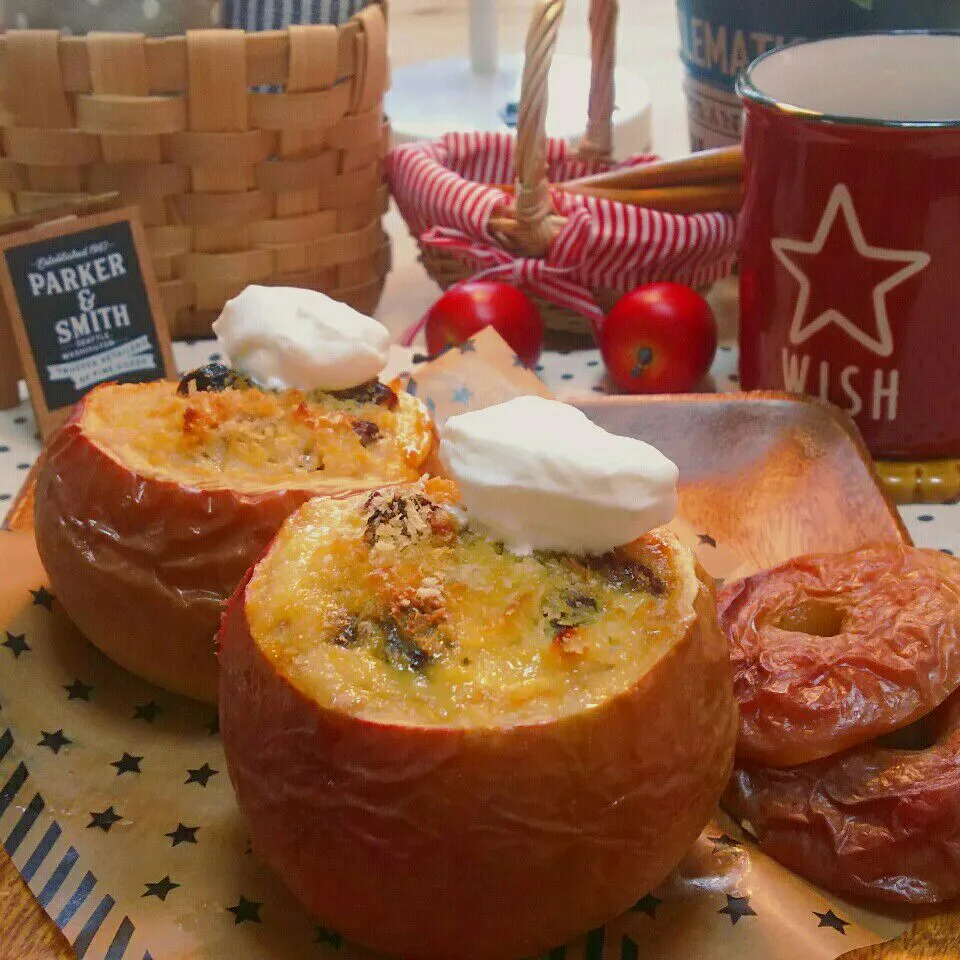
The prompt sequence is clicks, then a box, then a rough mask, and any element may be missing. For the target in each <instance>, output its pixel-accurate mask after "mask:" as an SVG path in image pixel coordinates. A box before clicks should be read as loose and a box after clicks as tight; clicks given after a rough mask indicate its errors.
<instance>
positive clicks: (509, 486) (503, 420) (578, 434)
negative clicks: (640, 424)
mask: <svg viewBox="0 0 960 960" xmlns="http://www.w3.org/2000/svg"><path fill="white" fill-rule="evenodd" d="M439 454H440V461H441V463H442V464H443V468H444V470H445V471H446V472H447V474H448V476H450V477H451V478H452V479H454V480H455V481H456V482H457V486H458V487H459V489H460V493H461V497H462V500H463V504H464V506H465V508H466V511H467V515H468V517H469V519H470V522H471V523H472V525H473V526H475V527H476V528H477V529H479V530H480V531H481V532H484V533H487V534H488V535H490V536H492V537H495V538H496V539H498V540H502V541H503V542H504V544H505V545H506V546H507V547H508V548H510V549H511V550H514V551H516V552H518V553H529V552H530V551H532V550H557V551H563V552H567V553H605V552H607V551H608V550H612V549H613V548H614V547H617V546H620V545H622V544H625V543H629V542H631V541H633V540H635V539H636V538H637V537H640V536H642V535H643V534H644V533H647V532H648V531H650V530H652V529H653V528H654V527H658V526H661V525H663V524H665V523H668V522H669V521H670V520H671V519H672V518H673V515H674V513H675V512H676V509H677V478H678V473H679V471H678V470H677V466H676V464H674V463H673V461H671V460H669V459H667V457H665V456H664V455H663V454H662V453H660V451H659V450H657V449H656V448H655V447H653V446H651V445H650V444H648V443H644V442H643V441H642V440H636V439H634V438H632V437H621V436H618V435H616V434H613V433H608V432H607V431H606V430H604V429H602V428H601V427H598V426H597V425H596V424H595V423H593V421H591V420H590V419H589V418H588V417H587V416H586V415H585V414H584V413H582V412H581V411H580V410H577V409H576V408H575V407H572V406H570V405H568V404H566V403H561V402H559V401H557V400H546V399H544V398H542V397H534V396H530V397H517V398H516V399H513V400H509V401H507V402H506V403H500V404H496V405H494V406H491V407H485V408H484V409H481V410H474V411H471V412H470V413H464V414H460V415H459V416H455V417H450V418H449V419H448V420H447V421H446V423H445V424H444V425H443V427H442V428H441V431H440V449H439Z"/></svg>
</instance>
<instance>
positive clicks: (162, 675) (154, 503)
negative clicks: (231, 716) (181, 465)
mask: <svg viewBox="0 0 960 960" xmlns="http://www.w3.org/2000/svg"><path fill="white" fill-rule="evenodd" d="M92 395H93V394H92V393H91V394H88V397H90V396H92ZM86 403H87V400H86V399H84V400H81V401H80V403H79V404H78V405H77V407H76V408H75V409H74V411H73V413H72V415H71V417H70V419H69V420H68V421H67V422H66V424H64V426H63V427H62V428H61V429H60V430H59V431H58V432H57V433H56V434H55V435H54V437H53V438H52V439H51V442H50V444H49V445H48V447H47V448H46V450H45V451H44V453H43V455H42V458H41V464H40V469H39V471H38V474H37V486H36V497H35V506H34V527H35V530H36V537H37V548H38V550H39V552H40V557H41V559H42V560H43V565H44V567H45V569H46V571H47V574H48V575H49V577H50V581H51V584H52V586H53V591H54V593H55V594H56V596H57V598H58V599H59V600H60V602H61V604H62V605H63V608H64V610H65V611H66V612H67V614H68V616H69V617H70V618H71V619H72V620H73V621H74V623H75V624H76V625H77V626H78V627H79V628H80V630H81V631H82V632H83V633H84V635H85V636H86V637H87V639H89V640H90V641H91V643H93V644H94V646H96V647H98V648H99V649H100V650H102V651H103V652H104V653H105V654H106V655H107V656H108V657H110V659H111V660H113V661H114V662H116V663H118V664H120V666H122V667H125V668H126V669H127V670H130V671H131V672H132V673H135V674H137V675H139V676H141V677H144V678H145V679H147V680H150V681H151V682H153V683H156V684H157V685H158V686H161V687H163V688H165V689H167V690H172V691H173V692H175V693H182V694H185V695H186V696H189V697H193V698H195V699H198V700H204V701H207V702H209V703H216V698H217V686H218V666H217V660H216V656H215V648H214V639H215V636H216V632H217V629H218V628H219V626H220V618H221V616H222V613H223V608H224V603H225V601H226V600H227V599H228V598H229V597H230V596H231V594H232V593H233V591H234V590H235V589H236V585H237V584H238V583H239V582H240V580H241V578H242V577H243V575H244V574H245V573H246V571H247V569H248V568H249V567H250V565H251V564H252V563H253V562H254V561H255V560H256V558H257V557H258V556H259V555H260V553H261V552H262V551H263V549H264V548H265V547H266V545H267V544H268V543H269V542H270V540H271V539H272V538H273V536H274V534H275V533H276V532H277V530H278V529H279V528H280V525H281V524H282V523H283V521H284V520H285V519H286V518H287V517H288V516H289V515H290V514H291V513H292V512H293V511H294V510H296V508H297V507H299V506H300V505H301V504H302V503H304V502H305V501H306V500H309V499H310V498H311V497H315V496H318V491H317V490H316V489H314V490H296V489H273V490H264V491H262V492H251V493H245V492H239V491H236V490H231V489H229V488H223V489H206V490H201V489H198V488H196V487H191V486H188V485H184V484H180V483H176V482H173V481H169V480H159V479H150V478H145V477H143V476H142V475H140V474H139V473H137V472H135V471H134V470H132V469H130V468H129V467H127V466H125V465H124V464H123V463H121V462H120V461H119V460H117V459H116V458H115V457H114V456H113V455H112V454H111V453H110V452H109V451H107V450H105V449H104V448H103V447H101V446H100V445H99V444H98V443H96V441H95V440H94V439H93V438H92V437H91V436H90V434H89V433H88V432H87V431H86V430H85V428H84V423H83V417H84V410H85V406H86ZM363 486H364V484H363V483H357V484H354V485H353V487H352V488H351V490H349V491H348V490H344V489H342V488H341V489H339V490H331V495H337V496H339V495H341V494H342V495H346V494H348V493H350V492H355V491H356V490H357V489H358V488H363Z"/></svg>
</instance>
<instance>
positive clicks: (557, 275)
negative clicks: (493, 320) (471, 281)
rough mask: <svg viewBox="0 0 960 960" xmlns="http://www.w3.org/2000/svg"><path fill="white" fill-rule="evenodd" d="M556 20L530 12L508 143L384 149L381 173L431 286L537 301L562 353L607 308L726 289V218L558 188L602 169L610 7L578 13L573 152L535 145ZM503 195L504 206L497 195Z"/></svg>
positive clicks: (608, 140) (540, 0) (730, 250)
mask: <svg viewBox="0 0 960 960" xmlns="http://www.w3.org/2000/svg"><path fill="white" fill-rule="evenodd" d="M563 8H564V0H537V3H536V7H535V10H534V15H533V21H532V23H531V26H530V29H529V32H528V34H527V41H526V60H525V63H524V70H523V78H522V84H521V94H520V104H519V113H518V120H517V135H516V137H513V136H512V135H510V134H507V133H503V134H500V133H450V134H447V135H446V136H443V137H441V138H440V139H439V140H435V141H431V142H427V143H413V144H404V145H402V146H399V147H396V148H394V149H393V150H391V151H390V153H388V154H387V158H386V164H385V166H386V174H387V180H388V182H389V184H390V189H391V191H392V193H393V196H394V198H395V199H396V202H397V206H398V207H399V209H400V212H401V214H402V215H403V217H404V219H405V221H406V223H407V226H408V228H409V229H410V231H411V233H412V234H413V236H414V239H415V240H416V241H417V243H418V244H419V247H420V253H421V261H422V263H423V265H424V267H425V268H426V269H427V271H428V272H429V273H430V275H431V276H432V277H433V279H434V280H436V282H437V283H438V284H439V285H440V286H441V287H443V288H444V289H446V288H448V287H450V286H452V285H453V284H455V283H458V282H460V281H462V280H465V279H467V278H471V277H472V278H483V279H499V280H507V281H508V282H511V283H515V284H517V285H518V286H521V287H524V288H525V289H526V290H527V292H529V293H531V294H532V295H533V296H534V298H535V299H536V300H537V301H538V306H539V307H540V310H541V313H542V315H543V319H544V325H545V327H546V329H547V331H548V333H550V334H551V336H550V343H551V345H553V346H560V347H562V346H564V345H566V344H569V345H571V346H573V345H577V344H579V343H582V342H583V341H585V340H588V339H589V338H590V335H591V332H592V331H594V332H595V331H596V329H597V326H598V324H599V323H600V322H601V321H602V317H603V314H604V312H605V310H607V309H609V307H610V306H611V305H612V303H613V302H614V301H615V300H616V299H617V297H618V296H619V295H620V294H622V293H626V292H628V291H629V290H632V289H633V288H634V287H636V286H639V285H640V284H641V283H647V282H652V281H654V280H676V281H678V282H682V283H687V284H690V285H692V286H697V287H704V286H707V285H709V284H710V283H712V282H713V281H715V280H718V279H720V278H721V277H723V276H726V275H727V274H728V273H729V272H730V271H731V270H732V268H733V261H734V252H735V251H734V246H735V229H736V218H735V217H734V216H733V215H732V214H730V213H728V212H722V211H717V212H706V213H695V214H682V215H681V214H673V213H665V212H662V211H658V210H651V209H647V208H644V207H638V206H633V205H631V204H627V203H621V202H619V201H614V200H609V199H601V198H598V197H593V196H580V195H574V194H572V193H568V192H566V191H564V190H563V189H561V188H560V187H559V186H558V185H560V184H562V183H563V182H564V181H567V180H572V179H576V178H578V177H583V176H587V175H589V174H592V173H596V172H599V171H602V170H606V169H609V168H611V167H612V166H613V164H612V162H611V144H612V139H613V138H612V121H611V118H612V114H613V109H614V88H613V76H614V49H615V45H616V43H615V29H616V21H617V3H616V0H591V4H590V32H591V58H592V72H591V81H590V98H589V117H588V123H587V129H586V133H585V135H584V137H583V139H582V140H581V143H580V146H579V149H578V150H577V151H574V150H573V149H571V148H570V147H569V146H568V145H567V144H566V143H564V142H562V141H559V140H553V139H548V138H547V136H546V132H545V126H546V123H545V122H546V112H547V74H548V71H549V67H550V62H551V60H552V58H553V52H554V48H555V46H556V41H557V32H558V28H559V24H560V18H561V15H562V13H563ZM653 159H655V158H653V157H633V158H631V159H629V160H627V161H625V162H624V164H622V165H623V166H630V165H635V164H639V163H644V162H649V161H651V160H653ZM514 183H515V184H516V187H515V189H514V190H513V195H511V194H510V192H508V191H506V190H504V189H502V186H497V185H504V184H507V185H512V184H514ZM416 332H417V328H411V330H409V331H408V332H407V336H406V338H405V339H406V340H407V341H410V340H412V339H413V337H414V336H415V335H416Z"/></svg>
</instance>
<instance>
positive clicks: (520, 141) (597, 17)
mask: <svg viewBox="0 0 960 960" xmlns="http://www.w3.org/2000/svg"><path fill="white" fill-rule="evenodd" d="M564 6H565V0H537V5H536V8H535V9H534V13H533V20H532V22H531V24H530V29H529V30H528V32H527V42H526V49H525V55H524V56H525V59H524V65H523V79H522V82H521V86H520V108H519V113H518V117H517V179H518V184H517V192H516V216H517V224H516V239H517V240H519V241H520V242H521V243H522V245H523V246H524V248H525V249H527V250H528V251H529V252H530V253H531V254H533V255H540V254H542V253H544V252H545V251H546V250H547V248H548V247H549V246H550V244H551V242H552V241H553V228H552V226H551V224H550V220H549V218H550V215H551V214H552V213H553V208H552V205H551V203H550V195H549V193H548V190H547V187H548V185H549V184H548V180H547V167H546V156H545V155H546V136H547V133H546V118H547V100H548V97H547V77H548V74H549V72H550V64H551V62H552V61H553V54H554V50H555V49H556V45H557V33H558V31H559V28H560V19H561V17H562V16H563V8H564ZM617 13H618V4H617V0H591V3H590V59H591V73H590V99H589V108H588V117H587V130H586V133H585V134H584V136H583V139H582V141H581V143H580V151H579V153H580V157H581V159H584V160H607V159H609V157H610V154H611V151H612V144H613V123H612V116H613V100H614V84H613V72H614V58H615V55H616V36H615V33H616V27H617Z"/></svg>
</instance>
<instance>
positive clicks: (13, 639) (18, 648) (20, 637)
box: [3, 630, 30, 660]
mask: <svg viewBox="0 0 960 960" xmlns="http://www.w3.org/2000/svg"><path fill="white" fill-rule="evenodd" d="M3 645H4V646H5V647H6V648H7V649H8V650H10V652H11V653H12V654H13V657H14V659H15V660H19V659H20V654H21V653H25V652H26V651H27V650H29V649H30V644H29V643H27V635H26V634H25V633H11V632H10V631H9V630H8V631H7V639H6V640H4V641H3Z"/></svg>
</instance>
